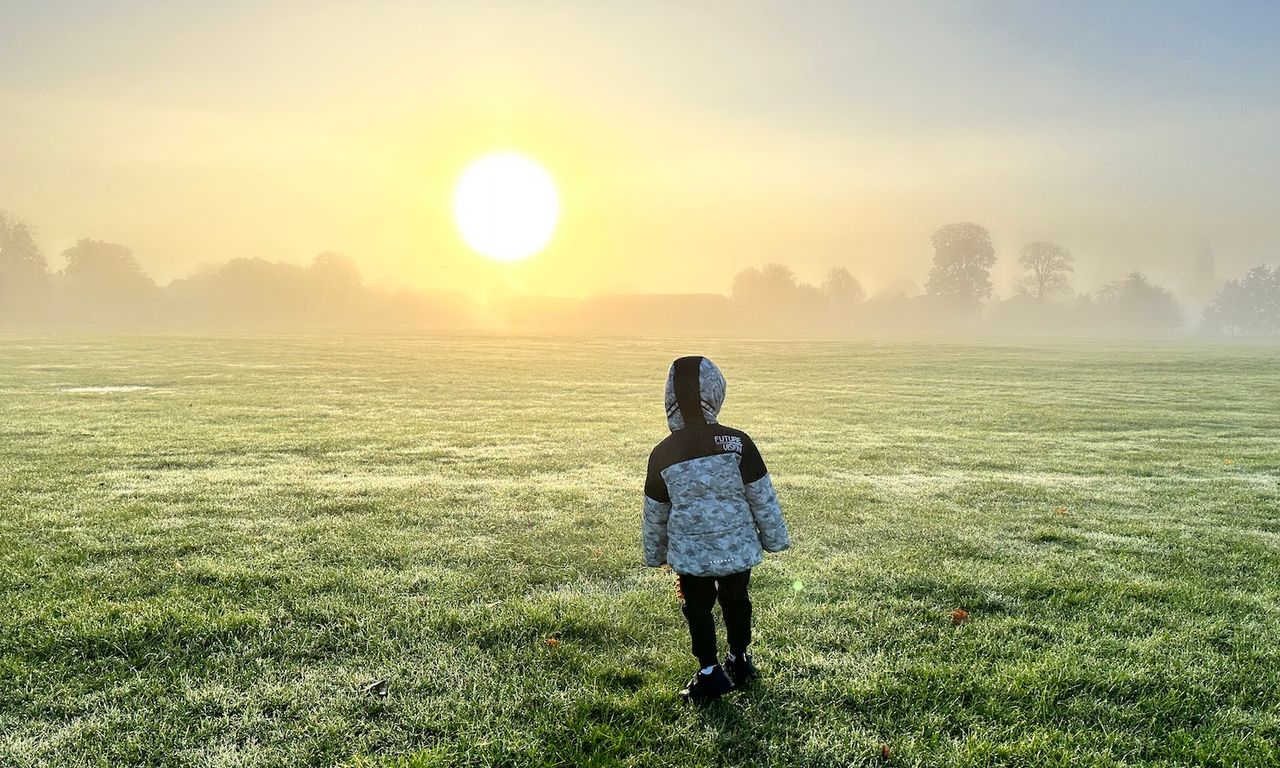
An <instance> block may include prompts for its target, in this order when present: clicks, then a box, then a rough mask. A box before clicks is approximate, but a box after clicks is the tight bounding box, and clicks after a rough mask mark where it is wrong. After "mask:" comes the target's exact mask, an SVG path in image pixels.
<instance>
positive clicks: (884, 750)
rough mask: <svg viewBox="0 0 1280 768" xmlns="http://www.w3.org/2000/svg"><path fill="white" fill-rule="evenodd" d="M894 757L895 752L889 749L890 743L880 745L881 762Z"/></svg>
mask: <svg viewBox="0 0 1280 768" xmlns="http://www.w3.org/2000/svg"><path fill="white" fill-rule="evenodd" d="M892 759H893V753H892V752H890V751H889V745H888V744H881V745H880V762H882V763H887V762H889V761H890V760H892Z"/></svg>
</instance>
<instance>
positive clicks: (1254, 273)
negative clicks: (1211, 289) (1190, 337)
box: [1204, 265, 1280, 336]
mask: <svg viewBox="0 0 1280 768" xmlns="http://www.w3.org/2000/svg"><path fill="white" fill-rule="evenodd" d="M1204 328H1205V330H1206V331H1208V332H1210V333H1226V334H1231V335H1241V336H1277V335H1280V269H1271V268H1269V267H1267V266H1265V265H1259V266H1256V267H1254V268H1253V269H1251V270H1249V271H1248V273H1246V274H1245V276H1244V277H1243V278H1241V279H1239V280H1230V281H1228V282H1227V284H1226V285H1224V286H1223V287H1222V290H1221V291H1219V292H1218V295H1217V296H1215V297H1214V299H1213V303H1212V304H1210V305H1209V308H1208V309H1206V310H1205V313H1204Z"/></svg>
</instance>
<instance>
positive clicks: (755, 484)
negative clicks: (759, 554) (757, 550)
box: [741, 438, 791, 552]
mask: <svg viewBox="0 0 1280 768" xmlns="http://www.w3.org/2000/svg"><path fill="white" fill-rule="evenodd" d="M741 469H742V487H743V489H744V490H745V491H746V495H747V505H748V506H750V507H751V517H752V518H754V519H755V524H756V532H757V535H759V537H760V546H761V547H763V548H764V550H765V551H766V552H781V551H782V550H784V549H788V548H790V547H791V535H790V534H789V533H788V532H787V523H786V521H785V520H783V519H782V507H781V506H779V505H778V494H777V492H776V491H775V490H774V489H773V480H771V479H770V478H769V470H768V468H767V467H765V465H764V458H763V457H761V456H760V451H759V449H757V448H756V444H755V443H754V442H752V441H751V439H750V438H748V439H746V440H744V441H743V446H742V464H741Z"/></svg>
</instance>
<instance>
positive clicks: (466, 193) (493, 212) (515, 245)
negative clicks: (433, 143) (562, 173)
mask: <svg viewBox="0 0 1280 768" xmlns="http://www.w3.org/2000/svg"><path fill="white" fill-rule="evenodd" d="M453 218H454V220H455V221H456V222H457V223H458V231H459V232H461V233H462V239H463V240H464V241H465V242H466V244H467V245H468V246H470V248H471V249H472V250H474V251H476V252H477V253H480V254H483V255H484V256H488V257H489V258H491V259H494V260H496V261H520V260H521V259H527V258H528V257H530V256H532V255H534V254H535V253H538V252H539V251H541V250H542V249H543V248H546V247H547V243H549V242H551V236H552V235H553V234H555V231H556V222H557V221H559V219H560V195H559V193H558V192H556V183H555V180H554V179H552V178H551V174H550V173H548V172H547V170H546V169H545V168H543V167H542V166H541V165H538V163H537V162H536V161H534V160H532V159H530V158H528V157H526V156H524V155H521V154H518V153H515V152H495V153H493V154H490V155H485V156H484V157H481V158H479V159H478V160H475V161H473V162H472V163H471V164H470V165H468V166H467V167H466V169H465V170H464V171H463V172H462V175H461V176H460V177H459V178H458V185H457V186H456V187H454V190H453Z"/></svg>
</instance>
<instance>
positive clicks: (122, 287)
mask: <svg viewBox="0 0 1280 768" xmlns="http://www.w3.org/2000/svg"><path fill="white" fill-rule="evenodd" d="M62 256H63V258H64V259H66V261H67V265H66V267H64V268H63V270H62V274H61V276H60V277H61V282H62V292H63V300H64V301H65V302H66V307H67V311H68V314H70V315H72V316H79V317H80V318H81V319H87V320H92V321H94V322H103V323H106V324H108V325H109V324H112V323H115V322H126V323H131V322H136V321H139V320H143V319H145V318H147V317H148V316H149V315H150V314H151V313H152V312H153V311H154V310H155V309H156V308H157V305H158V303H159V300H160V289H159V288H157V287H156V283H155V281H154V280H152V279H151V278H150V277H147V275H146V274H144V273H143V271H142V267H140V266H139V265H138V260H137V259H135V258H134V256H133V251H132V250H131V249H130V248H128V247H127V246H124V245H120V244H119V243H107V242H103V241H101V240H79V241H77V242H76V244H75V245H73V246H72V247H70V248H68V249H67V250H66V251H65V252H63V254H62Z"/></svg>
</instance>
